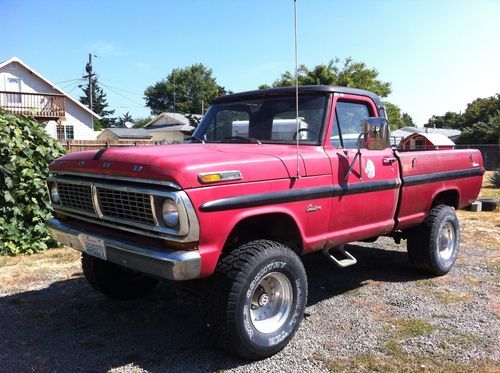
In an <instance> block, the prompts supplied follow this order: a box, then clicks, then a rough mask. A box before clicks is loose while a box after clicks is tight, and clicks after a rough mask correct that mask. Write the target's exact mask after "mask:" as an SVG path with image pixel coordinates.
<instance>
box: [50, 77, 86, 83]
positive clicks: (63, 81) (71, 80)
mask: <svg viewBox="0 0 500 373" xmlns="http://www.w3.org/2000/svg"><path fill="white" fill-rule="evenodd" d="M77 80H82V78H77V79H68V80H61V81H59V82H54V84H61V83H68V82H75V81H77Z"/></svg>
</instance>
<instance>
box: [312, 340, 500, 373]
mask: <svg viewBox="0 0 500 373" xmlns="http://www.w3.org/2000/svg"><path fill="white" fill-rule="evenodd" d="M393 347H394V346H393ZM389 353H390V352H389ZM313 359H315V360H318V361H322V362H323V363H324V364H325V365H326V367H327V369H329V370H330V371H331V372H390V373H393V372H394V373H398V372H498V369H499V368H500V366H499V364H498V362H495V361H491V360H486V359H484V360H474V361H469V362H467V363H465V364H457V363H451V362H449V361H448V360H447V359H446V358H444V357H443V358H442V359H439V358H431V357H428V356H425V355H421V354H419V355H415V354H411V355H410V354H406V353H404V352H403V353H402V354H396V355H389V356H386V355H383V354H376V353H364V354H361V355H357V356H350V357H347V358H340V359H339V358H336V359H331V358H327V357H325V356H320V355H319V354H315V355H313Z"/></svg>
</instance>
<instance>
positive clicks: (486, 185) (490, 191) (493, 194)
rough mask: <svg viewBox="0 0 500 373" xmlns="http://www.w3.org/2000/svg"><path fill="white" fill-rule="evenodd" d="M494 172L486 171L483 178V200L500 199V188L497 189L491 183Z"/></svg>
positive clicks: (480, 194) (481, 193) (481, 195)
mask: <svg viewBox="0 0 500 373" xmlns="http://www.w3.org/2000/svg"><path fill="white" fill-rule="evenodd" d="M493 172H494V171H486V172H485V174H484V176H483V185H482V187H481V192H480V193H479V197H481V198H500V188H495V187H494V186H493V184H492V183H491V182H490V178H491V177H492V176H493Z"/></svg>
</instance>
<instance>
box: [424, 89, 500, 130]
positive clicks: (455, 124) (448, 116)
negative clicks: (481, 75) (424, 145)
mask: <svg viewBox="0 0 500 373" xmlns="http://www.w3.org/2000/svg"><path fill="white" fill-rule="evenodd" d="M497 116H500V93H497V94H496V95H495V96H491V97H487V98H477V99H475V100H474V101H472V102H471V103H470V104H467V109H465V112H464V113H463V114H460V113H455V112H452V111H448V112H447V113H445V114H444V115H441V116H439V115H433V116H432V117H431V118H430V119H429V121H428V123H427V125H426V126H428V127H436V128H454V129H459V130H462V131H463V130H465V129H467V128H470V127H472V126H474V125H475V124H477V123H483V124H484V123H489V121H490V119H491V118H494V117H497ZM477 128H479V127H477ZM477 128H476V130H477Z"/></svg>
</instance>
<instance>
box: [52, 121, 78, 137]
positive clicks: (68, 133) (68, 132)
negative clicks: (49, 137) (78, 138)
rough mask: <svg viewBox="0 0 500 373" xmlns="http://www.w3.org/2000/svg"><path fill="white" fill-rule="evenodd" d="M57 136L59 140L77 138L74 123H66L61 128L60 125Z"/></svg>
mask: <svg viewBox="0 0 500 373" xmlns="http://www.w3.org/2000/svg"><path fill="white" fill-rule="evenodd" d="M61 134H62V139H61ZM56 136H57V139H58V140H59V141H62V140H73V139H74V138H75V131H74V127H73V126H72V125H66V124H65V125H63V128H62V129H61V125H58V126H57V132H56Z"/></svg>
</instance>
